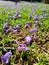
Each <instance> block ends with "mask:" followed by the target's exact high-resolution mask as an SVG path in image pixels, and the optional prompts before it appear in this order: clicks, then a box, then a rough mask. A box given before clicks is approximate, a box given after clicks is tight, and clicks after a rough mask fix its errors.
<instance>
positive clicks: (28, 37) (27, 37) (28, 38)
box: [25, 35, 32, 44]
mask: <svg viewBox="0 0 49 65" xmlns="http://www.w3.org/2000/svg"><path fill="white" fill-rule="evenodd" d="M25 40H26V44H30V42H31V40H32V39H31V36H29V35H28V36H26V37H25Z"/></svg>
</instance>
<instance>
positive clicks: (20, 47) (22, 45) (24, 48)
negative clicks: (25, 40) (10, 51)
mask: <svg viewBox="0 0 49 65" xmlns="http://www.w3.org/2000/svg"><path fill="white" fill-rule="evenodd" d="M22 50H24V51H27V50H29V48H28V47H26V45H25V44H21V45H19V46H18V48H17V51H19V52H21V51H22Z"/></svg>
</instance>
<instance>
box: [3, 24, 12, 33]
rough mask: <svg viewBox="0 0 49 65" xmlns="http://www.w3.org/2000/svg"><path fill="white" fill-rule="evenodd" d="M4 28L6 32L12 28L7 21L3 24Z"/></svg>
mask: <svg viewBox="0 0 49 65" xmlns="http://www.w3.org/2000/svg"><path fill="white" fill-rule="evenodd" d="M3 29H4V31H5V32H6V33H8V32H9V31H10V30H11V28H10V27H9V26H8V24H7V23H5V24H4V25H3Z"/></svg>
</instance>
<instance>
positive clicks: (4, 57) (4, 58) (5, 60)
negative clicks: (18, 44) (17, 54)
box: [1, 51, 12, 63]
mask: <svg viewBox="0 0 49 65" xmlns="http://www.w3.org/2000/svg"><path fill="white" fill-rule="evenodd" d="M11 55H12V53H11V51H9V52H7V53H6V54H5V55H3V56H1V60H3V61H4V62H5V63H8V60H9V58H10V56H11Z"/></svg>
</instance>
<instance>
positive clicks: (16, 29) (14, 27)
mask: <svg viewBox="0 0 49 65" xmlns="http://www.w3.org/2000/svg"><path fill="white" fill-rule="evenodd" d="M19 29H20V25H19V24H17V25H16V26H13V33H16V32H19Z"/></svg>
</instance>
